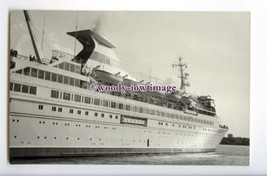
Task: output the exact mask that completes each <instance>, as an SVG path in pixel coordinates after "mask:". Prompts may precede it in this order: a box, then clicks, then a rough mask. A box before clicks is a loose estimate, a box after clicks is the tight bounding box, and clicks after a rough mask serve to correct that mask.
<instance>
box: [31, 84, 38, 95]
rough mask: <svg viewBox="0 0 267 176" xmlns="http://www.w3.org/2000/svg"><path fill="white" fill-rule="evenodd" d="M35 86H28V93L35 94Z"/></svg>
mask: <svg viewBox="0 0 267 176" xmlns="http://www.w3.org/2000/svg"><path fill="white" fill-rule="evenodd" d="M36 91H37V88H36V87H32V86H30V94H33V95H36Z"/></svg>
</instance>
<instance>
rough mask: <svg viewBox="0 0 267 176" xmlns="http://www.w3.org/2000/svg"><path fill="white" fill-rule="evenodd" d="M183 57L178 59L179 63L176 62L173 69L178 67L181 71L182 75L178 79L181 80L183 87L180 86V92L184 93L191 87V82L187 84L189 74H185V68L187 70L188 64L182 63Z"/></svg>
mask: <svg viewBox="0 0 267 176" xmlns="http://www.w3.org/2000/svg"><path fill="white" fill-rule="evenodd" d="M182 59H183V58H182V57H179V58H178V62H175V63H173V64H172V67H173V68H176V67H178V69H179V71H180V75H178V76H177V77H178V78H180V79H181V86H180V91H182V92H186V89H185V88H186V87H189V86H190V84H189V82H186V80H188V76H189V74H188V73H185V71H184V67H185V68H187V64H186V63H182Z"/></svg>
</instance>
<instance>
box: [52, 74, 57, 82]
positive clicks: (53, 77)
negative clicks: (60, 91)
mask: <svg viewBox="0 0 267 176" xmlns="http://www.w3.org/2000/svg"><path fill="white" fill-rule="evenodd" d="M52 81H54V82H57V74H55V73H52Z"/></svg>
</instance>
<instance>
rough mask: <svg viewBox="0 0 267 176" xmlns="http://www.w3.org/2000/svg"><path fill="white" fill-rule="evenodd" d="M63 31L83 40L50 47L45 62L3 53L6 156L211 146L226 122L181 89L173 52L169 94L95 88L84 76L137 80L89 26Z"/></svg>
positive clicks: (205, 100) (100, 80) (105, 81)
mask: <svg viewBox="0 0 267 176" xmlns="http://www.w3.org/2000/svg"><path fill="white" fill-rule="evenodd" d="M26 19H27V18H26ZM27 21H29V19H28V20H27ZM29 27H30V25H29ZM30 32H31V31H30ZM68 34H69V35H70V36H73V37H75V38H77V40H78V41H79V42H80V43H81V44H82V45H83V50H82V51H80V52H79V53H78V54H77V55H76V56H71V55H69V54H67V53H64V52H61V51H53V54H52V58H51V60H50V62H41V59H32V58H28V57H25V56H22V55H20V54H18V53H17V52H16V51H14V50H12V52H11V56H10V60H11V64H10V113H9V148H10V157H38V156H42V157H48V156H86V155H99V154H114V153H117V154H119V153H179V152H208V151H214V150H215V149H216V147H217V146H218V145H219V143H220V141H221V139H222V137H223V136H224V134H225V133H226V131H227V127H225V126H222V125H221V124H220V123H219V117H218V116H217V114H216V111H215V107H214V106H213V102H214V100H213V99H211V98H210V97H209V96H196V95H193V94H189V93H187V92H186V90H185V86H188V85H189V84H188V83H186V79H187V77H188V74H186V73H184V68H183V67H184V66H185V64H183V63H182V59H181V58H180V59H179V60H178V61H179V62H178V63H175V64H174V65H173V66H174V67H175V66H178V67H179V69H180V75H179V77H180V78H181V82H182V83H181V87H180V90H178V91H176V92H174V93H172V94H168V95H166V94H163V93H161V92H130V91H126V92H125V93H121V92H97V91H93V90H91V89H90V85H91V84H92V83H97V84H99V85H114V84H118V83H121V84H125V85H129V84H134V85H139V84H140V85H141V84H144V83H143V82H141V81H137V80H136V79H135V78H133V77H132V76H131V75H130V74H129V73H128V72H126V71H125V70H124V69H123V68H122V66H121V64H120V60H119V58H118V57H117V56H116V54H115V52H114V50H113V49H114V45H113V44H112V43H111V42H109V41H108V40H106V39H105V38H103V37H101V36H100V35H98V34H96V33H95V32H93V31H91V30H85V31H74V32H69V33H68ZM37 52H38V51H37Z"/></svg>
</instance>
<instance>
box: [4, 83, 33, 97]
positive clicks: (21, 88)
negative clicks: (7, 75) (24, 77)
mask: <svg viewBox="0 0 267 176" xmlns="http://www.w3.org/2000/svg"><path fill="white" fill-rule="evenodd" d="M9 90H10V91H15V92H22V93H27V94H33V95H36V92H37V87H34V86H28V85H23V84H18V83H12V82H11V83H10V85H9Z"/></svg>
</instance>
